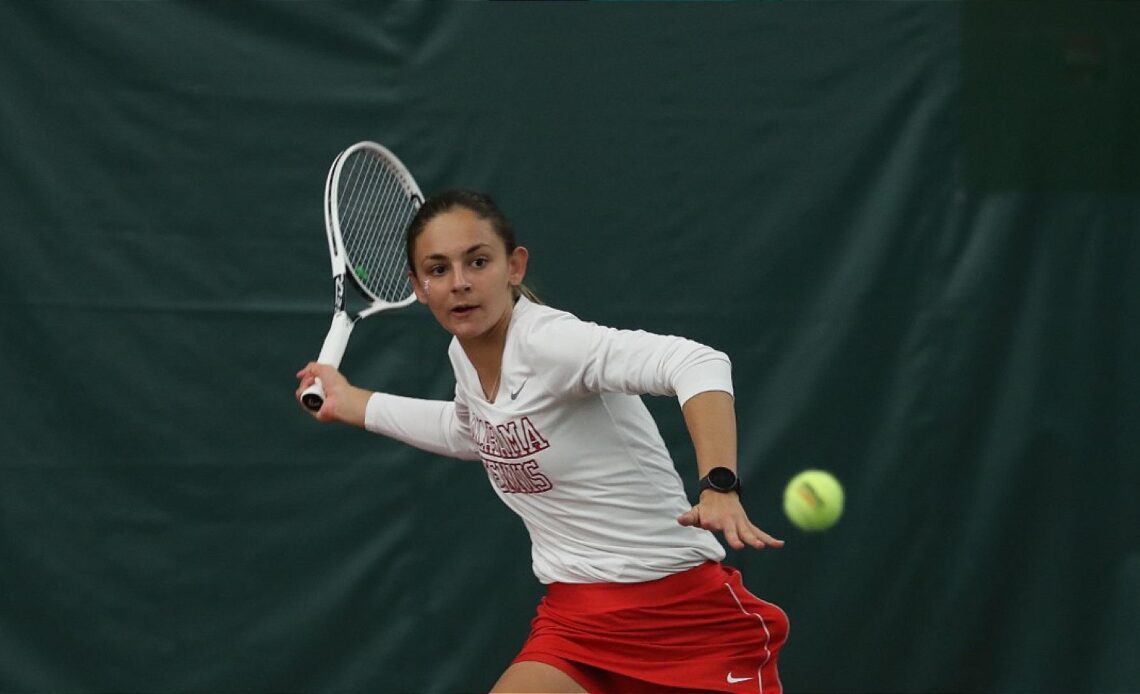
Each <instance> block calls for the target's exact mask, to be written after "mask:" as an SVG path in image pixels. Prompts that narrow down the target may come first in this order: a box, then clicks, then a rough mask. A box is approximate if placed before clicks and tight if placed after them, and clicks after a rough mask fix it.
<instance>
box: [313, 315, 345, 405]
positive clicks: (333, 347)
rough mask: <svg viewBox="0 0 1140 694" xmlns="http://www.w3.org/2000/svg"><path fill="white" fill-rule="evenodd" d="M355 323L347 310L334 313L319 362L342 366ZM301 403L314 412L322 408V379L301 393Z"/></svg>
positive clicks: (323, 391)
mask: <svg viewBox="0 0 1140 694" xmlns="http://www.w3.org/2000/svg"><path fill="white" fill-rule="evenodd" d="M354 325H355V323H353V322H352V319H351V318H349V317H348V314H347V313H346V312H344V311H337V312H336V313H334V314H333V318H332V325H331V326H329V333H328V335H326V336H325V343H324V344H323V345H321V353H320V354H319V355H318V356H317V362H318V363H320V364H328V365H329V366H334V367H339V366H340V360H341V359H343V358H344V349H345V347H347V346H348V336H349V335H351V334H352V328H353V326H354ZM301 403H302V404H303V405H304V406H305V407H307V408H309V409H310V410H312V411H313V412H316V411H317V410H319V409H321V406H322V405H324V404H325V387H324V385H323V384H322V383H321V379H319V378H318V379H316V380H315V381H313V385H311V386H309V387H308V388H306V389H305V390H304V391H303V392H302V393H301Z"/></svg>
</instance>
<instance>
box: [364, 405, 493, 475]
mask: <svg viewBox="0 0 1140 694" xmlns="http://www.w3.org/2000/svg"><path fill="white" fill-rule="evenodd" d="M364 428H365V429H367V430H368V431H371V432H372V433H374V434H383V435H384V436H387V437H389V438H392V439H395V440H397V441H401V442H403V443H406V444H408V445H410V446H415V447H416V448H420V449H423V450H425V451H429V452H431V453H436V454H439V455H445V456H449V457H452V458H460V459H462V460H478V459H479V451H478V449H477V448H476V447H475V441H474V440H473V439H472V438H471V433H470V429H469V425H468V418H467V407H466V406H465V405H463V404H462V403H460V402H458V401H447V400H422V399H419V398H406V397H402V396H399V395H390V394H388V393H373V394H372V397H370V398H369V399H368V406H367V408H365V411H364Z"/></svg>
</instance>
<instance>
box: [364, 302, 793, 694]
mask: <svg viewBox="0 0 1140 694" xmlns="http://www.w3.org/2000/svg"><path fill="white" fill-rule="evenodd" d="M448 353H449V355H450V357H451V363H452V366H453V368H454V369H455V378H456V388H455V400H454V401H450V402H445V401H432V400H420V399H414V398H404V397H399V396H394V395H387V394H380V393H377V394H375V395H373V396H372V397H371V399H370V400H369V402H368V408H367V412H366V415H365V426H366V427H367V428H368V429H369V430H370V431H374V432H377V433H381V434H384V435H386V436H389V437H391V438H394V439H397V440H400V441H403V442H405V443H408V444H411V445H413V446H417V447H419V448H423V449H426V450H428V451H432V452H435V453H439V454H442V455H448V456H452V457H456V458H464V459H470V460H481V461H482V462H483V466H484V468H485V469H486V471H487V476H488V478H489V479H490V481H491V486H492V487H493V488H494V489H495V491H496V493H498V495H499V497H500V498H501V499H502V500H503V502H504V503H505V504H507V506H509V507H510V508H511V509H513V510H514V511H515V512H516V513H517V514H518V515H519V516H520V517H521V518H522V520H523V522H524V523H525V524H526V527H527V530H529V531H530V537H531V543H532V557H533V566H534V573H535V575H536V576H537V577H538V579H539V580H540V581H542V582H543V583H545V584H548V589H547V590H548V592H547V595H546V596H545V597H544V598H543V600H542V603H541V604H540V605H539V608H538V613H537V615H536V617H535V619H534V621H533V622H532V625H531V633H530V637H529V638H528V639H527V642H526V644H524V646H523V648H522V650H521V651H520V652H519V654H518V656H517V657H516V662H518V661H538V662H544V663H547V664H550V665H552V666H554V667H557V668H559V669H561V670H562V671H563V672H565V673H566V674H567V675H569V676H570V677H572V678H573V679H574V680H575V681H577V682H578V683H579V684H580V685H582V687H583V688H585V689H587V690H588V691H601V692H610V691H621V692H629V693H630V694H638V693H642V692H644V693H649V692H653V693H654V694H672V693H674V692H677V693H679V692H691V691H698V690H700V691H726V692H754V693H760V694H779V693H780V692H782V691H783V689H782V686H781V684H780V679H779V674H778V673H777V670H776V667H777V666H776V662H777V654H778V652H779V650H780V648H781V647H782V646H783V643H784V641H785V639H786V638H787V632H788V620H787V617H786V615H784V613H783V611H781V610H780V609H779V608H778V607H777V606H775V605H772V604H771V603H767V602H764V601H763V600H760V599H759V598H757V597H756V596H754V595H752V594H751V593H749V592H748V591H747V589H746V588H745V587H744V585H743V583H742V582H741V579H740V575H739V573H738V572H736V571H735V570H733V569H730V568H728V567H722V566H721V565H720V563H719V562H720V560H721V559H723V558H724V556H725V553H724V549H723V548H722V547H721V546H720V544H719V543H718V542H717V541H716V539H715V538H714V536H713V535H712V533H710V532H708V531H705V530H701V529H699V528H692V527H685V526H682V525H680V524H679V523H678V522H677V517H678V516H680V515H681V514H682V513H684V512H685V511H688V510H689V509H690V508H691V506H690V504H689V501H688V500H687V498H686V496H685V491H684V487H683V485H682V483H681V479H680V477H679V476H678V475H677V472H676V470H675V468H674V466H673V461H672V459H671V458H670V456H669V452H668V450H666V448H665V444H664V442H663V441H662V439H661V435H660V434H659V433H658V431H657V426H656V424H655V423H654V421H653V419H652V417H651V416H650V414H649V411H648V410H647V409H646V407H645V405H644V403H642V401H641V399H640V397H639V395H642V394H652V395H665V396H675V397H676V398H677V399H678V400H679V401H680V403H681V404H682V405H683V404H684V403H685V401H686V400H688V399H689V398H691V397H692V396H694V395H696V394H698V393H702V392H705V391H713V390H715V391H725V392H728V393H730V394H731V393H732V378H731V364H730V363H729V360H728V357H727V356H725V355H724V354H722V353H720V352H718V351H716V350H713V349H710V348H709V347H705V346H704V345H701V344H698V343H696V342H693V341H691V340H686V339H684V338H680V337H671V336H662V335H654V334H650V333H646V332H642V331H630V330H616V329H613V328H606V327H602V326H599V325H596V324H593V323H587V322H584V321H581V320H579V319H577V318H575V317H574V316H572V315H570V314H569V313H566V312H564V311H558V310H555V309H552V308H549V307H546V306H542V305H539V304H535V303H532V302H530V301H527V300H526V299H525V298H521V299H519V300H518V302H517V303H516V304H515V307H514V311H513V313H512V315H511V323H510V326H509V328H508V330H507V341H506V346H505V348H504V351H503V359H502V374H501V377H500V379H499V389H498V392H497V393H495V397H494V401H493V402H489V401H488V400H487V398H486V397H484V395H483V391H482V387H481V386H480V384H479V378H478V375H477V374H476V372H475V368H474V366H472V364H471V362H470V361H469V360H468V359H467V356H466V354H464V352H463V349H462V348H461V347H460V346H459V343H458V342H457V341H455V340H452V343H451V346H450V348H449V350H448Z"/></svg>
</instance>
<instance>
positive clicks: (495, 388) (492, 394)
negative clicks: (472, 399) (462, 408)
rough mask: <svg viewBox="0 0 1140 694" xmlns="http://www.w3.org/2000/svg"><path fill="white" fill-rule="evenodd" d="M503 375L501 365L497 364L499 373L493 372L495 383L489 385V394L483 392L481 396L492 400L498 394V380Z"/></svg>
mask: <svg viewBox="0 0 1140 694" xmlns="http://www.w3.org/2000/svg"><path fill="white" fill-rule="evenodd" d="M502 377H503V365H502V364H499V373H497V374H495V385H493V386H491V392H490V395H488V394H487V393H483V396H484V397H486V398H487V400H489V401H492V402H493V401H494V400H495V396H496V395H498V394H499V380H500V379H501V378H502Z"/></svg>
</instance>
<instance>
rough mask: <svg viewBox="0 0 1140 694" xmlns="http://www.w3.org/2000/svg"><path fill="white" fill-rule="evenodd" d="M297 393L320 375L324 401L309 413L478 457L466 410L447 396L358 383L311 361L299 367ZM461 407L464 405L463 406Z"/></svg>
mask: <svg viewBox="0 0 1140 694" xmlns="http://www.w3.org/2000/svg"><path fill="white" fill-rule="evenodd" d="M297 377H298V378H299V379H301V382H300V385H298V386H297V398H298V400H299V399H300V397H301V393H303V392H304V390H305V389H306V388H308V387H309V386H310V385H311V384H312V383H313V380H314V379H316V378H320V379H321V384H322V385H323V386H324V389H325V402H324V405H322V406H321V409H320V410H318V411H317V412H314V413H313V416H314V417H315V418H316V419H317V420H319V421H322V422H343V423H345V424H351V425H353V426H358V427H363V428H365V429H367V430H368V431H371V432H372V433H375V434H383V435H384V436H387V437H388V438H391V439H395V440H397V441H400V442H402V443H406V444H408V445H409V446H414V447H416V448H419V449H421V450H425V451H429V452H431V453H437V454H439V455H446V456H449V457H452V458H460V459H463V460H478V459H479V451H478V449H477V448H476V447H475V442H474V441H473V440H472V438H471V436H470V432H469V431H468V429H467V417H466V410H462V408H460V407H459V405H458V403H456V402H451V401H446V400H423V399H420V398H405V397H401V396H398V395H389V394H387V393H373V392H371V391H368V390H365V389H363V388H357V387H356V386H354V385H352V384H351V383H349V382H348V380H347V379H346V378H345V377H344V376H343V375H341V373H340V372H339V371H337V370H336V369H335V368H333V367H331V366H328V365H327V364H317V363H315V362H312V363H309V364H308V365H306V366H305V368H303V369H301V370H300V371H299V372H297ZM461 410H462V411H461Z"/></svg>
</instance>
